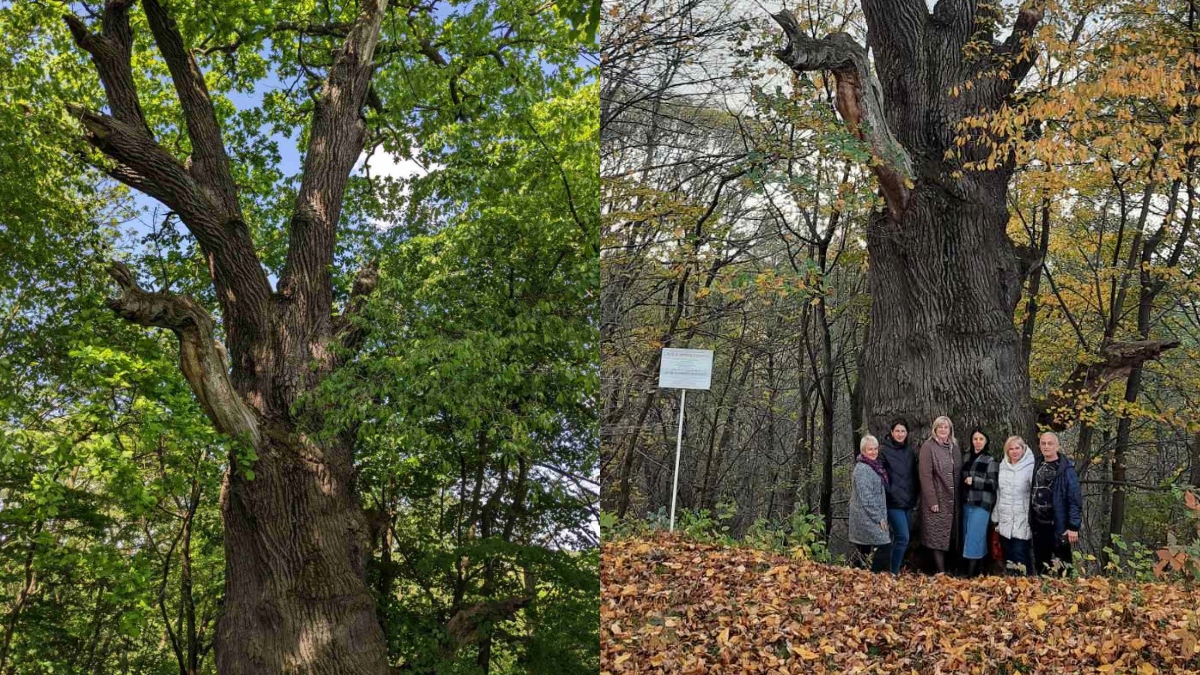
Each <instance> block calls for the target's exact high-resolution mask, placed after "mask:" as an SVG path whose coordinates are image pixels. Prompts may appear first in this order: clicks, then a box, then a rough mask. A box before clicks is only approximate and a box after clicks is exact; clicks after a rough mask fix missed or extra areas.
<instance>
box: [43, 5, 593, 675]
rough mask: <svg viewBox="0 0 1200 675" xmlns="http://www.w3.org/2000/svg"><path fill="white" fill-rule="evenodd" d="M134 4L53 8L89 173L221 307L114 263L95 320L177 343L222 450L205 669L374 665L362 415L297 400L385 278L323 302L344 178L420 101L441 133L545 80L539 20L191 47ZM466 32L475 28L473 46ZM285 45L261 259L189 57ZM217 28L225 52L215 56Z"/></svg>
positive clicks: (317, 31) (524, 15)
mask: <svg viewBox="0 0 1200 675" xmlns="http://www.w3.org/2000/svg"><path fill="white" fill-rule="evenodd" d="M137 4H138V3H136V2H135V0H108V1H107V2H105V3H104V5H103V7H102V8H101V9H98V10H94V9H93V8H91V7H87V6H85V9H86V10H87V12H88V13H90V14H91V17H90V18H85V17H82V16H80V15H76V14H67V15H66V16H65V21H66V24H67V26H68V28H69V29H70V33H71V36H72V37H73V39H74V43H75V45H76V46H77V47H78V48H79V49H80V50H82V51H83V52H85V53H86V54H87V55H88V56H89V57H90V60H91V62H92V64H93V66H94V69H95V72H96V74H97V75H98V76H99V81H100V83H101V85H102V86H103V89H104V93H105V103H106V105H105V106H104V107H98V106H86V105H70V106H69V110H70V113H71V115H72V116H73V117H74V118H75V119H77V120H78V122H79V124H80V126H81V128H82V130H83V134H84V136H85V137H86V141H87V142H88V143H89V144H90V146H91V147H92V148H93V149H94V150H95V151H98V152H93V153H91V154H89V155H88V160H89V162H91V163H92V164H93V165H94V166H95V167H96V168H98V169H100V170H101V171H103V172H105V173H107V174H108V175H109V176H110V177H112V178H113V179H115V180H116V181H119V182H120V183H123V184H125V185H127V186H129V187H130V188H133V189H134V190H137V191H139V192H141V193H143V194H145V195H148V196H150V197H153V198H154V199H157V200H158V201H160V202H162V203H163V204H165V205H166V206H167V207H168V208H169V209H170V212H171V213H172V214H173V217H175V218H177V219H178V220H179V221H180V222H182V223H183V225H185V226H186V228H187V230H188V232H189V233H190V234H191V236H192V237H193V238H194V241H195V244H196V246H197V249H198V251H199V253H200V255H201V256H202V258H203V260H204V264H205V267H206V272H207V275H208V277H209V278H210V279H211V284H212V288H211V291H212V293H213V298H215V305H216V308H217V310H218V312H219V313H218V314H216V315H214V314H212V313H210V312H209V311H208V310H206V308H205V305H204V304H203V303H202V302H200V301H199V300H198V299H194V298H192V297H189V296H187V295H183V294H173V293H169V292H161V291H160V292H156V291H152V290H148V289H146V288H143V287H142V286H141V285H140V283H139V281H138V279H139V275H138V272H137V271H136V270H134V269H131V268H129V267H128V266H126V265H125V264H122V263H119V262H114V263H113V264H112V265H111V267H110V268H109V270H108V272H109V275H110V276H111V277H112V279H113V280H114V281H115V282H116V284H117V287H118V289H119V293H118V294H117V295H116V296H115V297H113V298H111V299H110V300H109V303H108V304H109V306H110V308H111V309H112V310H113V311H115V312H116V313H117V314H118V315H119V316H121V317H123V318H124V319H126V320H128V321H130V322H132V323H135V324H139V325H142V326H148V327H157V328H162V329H167V330H169V331H171V332H172V333H174V335H175V336H176V337H177V339H178V344H179V354H180V358H179V361H180V368H181V370H182V373H183V375H184V376H185V378H186V380H187V382H188V384H189V385H190V388H191V390H192V392H193V393H194V395H195V396H196V399H197V400H198V401H199V403H200V404H201V407H202V408H203V410H204V411H205V413H206V414H207V416H208V417H209V418H210V419H211V421H212V423H213V425H214V426H215V428H216V429H217V430H218V431H219V432H221V433H223V434H226V435H227V436H228V437H230V438H231V439H232V441H233V443H234V444H235V447H236V449H235V450H234V452H233V453H232V455H231V456H230V457H229V462H228V465H229V467H230V470H229V471H228V472H227V474H226V476H225V480H224V483H223V485H222V490H221V498H220V508H221V513H222V518H223V522H224V539H225V550H226V555H225V560H226V570H225V594H224V604H223V609H222V614H221V618H220V621H219V623H218V628H217V634H216V636H215V648H214V653H215V655H216V660H217V669H218V671H219V672H220V673H222V675H230V674H237V673H255V674H258V673H284V672H287V673H338V674H343V673H376V674H378V673H385V672H388V669H389V666H388V649H387V645H386V643H385V637H384V632H383V630H382V629H381V625H380V620H379V616H378V612H377V609H376V602H375V599H374V597H373V596H372V592H371V588H370V586H369V584H368V563H369V558H370V555H371V551H372V546H373V542H372V539H373V534H374V535H377V534H378V532H372V522H371V521H370V519H369V518H368V516H367V515H366V513H365V512H364V508H363V505H362V504H361V503H360V498H359V493H358V490H357V489H356V478H357V477H358V473H357V472H358V469H357V468H356V443H357V442H358V437H357V425H356V424H355V423H353V422H352V423H346V424H343V423H339V424H337V425H326V424H325V423H324V422H325V420H324V417H325V416H326V415H325V410H324V409H323V407H322V406H321V405H319V404H318V403H316V399H317V398H319V397H317V396H313V394H315V393H316V392H317V390H318V388H319V387H321V385H322V384H323V383H325V382H328V381H330V379H331V376H333V375H334V374H336V373H337V372H338V371H339V370H340V369H342V368H343V367H344V366H346V365H347V364H348V363H350V362H351V361H352V360H353V358H354V355H355V354H356V352H357V351H358V350H359V349H361V348H362V347H363V346H364V342H365V341H366V340H367V337H368V335H367V331H366V328H365V325H366V322H364V321H362V320H360V318H359V317H358V316H356V315H357V314H358V313H360V312H362V311H363V308H364V307H365V306H366V303H367V298H368V296H370V295H371V294H372V292H373V290H374V289H375V287H376V286H377V284H378V283H379V270H378V265H377V264H375V263H369V264H366V265H364V266H363V267H362V268H361V269H360V270H359V271H358V272H357V274H354V275H353V280H352V282H351V283H349V284H347V286H348V289H347V290H348V293H345V292H341V293H340V292H339V290H338V283H337V277H336V276H335V272H336V271H337V267H338V266H339V264H341V263H342V260H341V259H340V258H339V257H338V256H339V253H338V247H339V232H340V226H341V224H342V223H341V221H343V220H344V214H343V208H344V203H345V201H346V199H347V197H348V192H347V190H348V185H349V183H350V178H351V172H352V170H353V169H354V167H355V165H356V163H357V162H358V161H359V159H360V157H361V156H362V154H363V152H364V149H365V148H366V145H367V141H368V138H369V137H371V134H372V132H375V136H374V138H376V139H378V138H379V137H380V136H388V135H389V134H390V135H391V136H392V137H393V140H392V141H390V142H389V143H388V145H389V147H390V149H391V150H392V151H394V152H401V153H404V152H406V151H407V149H406V148H404V147H403V145H404V141H403V140H399V141H397V140H395V139H394V137H396V136H399V137H400V138H401V139H403V134H404V131H405V130H406V127H405V124H415V123H414V122H412V121H411V118H409V119H408V120H406V119H405V116H406V115H413V114H415V113H414V112H413V111H414V110H423V111H433V112H432V113H428V114H432V115H437V116H439V119H441V120H442V121H444V122H446V123H448V124H454V123H455V122H465V121H466V120H468V119H470V118H471V117H472V116H473V115H474V114H477V113H478V111H479V109H480V107H481V101H482V100H483V99H484V98H485V97H486V96H487V94H486V93H481V90H483V89H486V88H487V86H490V87H492V89H491V90H489V91H493V92H500V93H496V94H494V96H493V102H494V101H495V100H500V101H503V100H505V98H504V97H506V96H507V97H510V98H511V99H512V100H520V97H521V90H522V87H523V86H524V85H525V83H526V81H525V79H524V78H528V77H536V76H537V75H538V73H539V72H540V71H539V69H538V68H539V67H538V66H537V65H536V64H534V65H533V66H532V67H531V68H527V69H518V68H513V67H512V66H511V64H512V62H513V61H514V60H517V59H523V60H529V61H534V60H535V59H534V57H532V56H531V54H534V53H536V47H537V45H538V42H539V39H540V38H543V37H545V35H544V33H541V32H539V31H538V30H537V29H536V28H535V29H534V30H531V31H529V34H523V32H522V31H523V29H522V26H523V22H527V21H528V22H531V23H534V24H536V21H533V20H531V19H530V17H532V16H535V15H536V14H537V12H536V11H530V8H528V7H524V6H522V7H517V6H515V5H514V6H513V7H512V8H508V9H505V8H500V9H498V10H497V11H496V16H495V17H492V16H491V15H488V14H487V13H486V12H482V11H476V12H474V13H475V14H477V15H479V16H478V17H477V18H478V19H479V21H477V22H472V21H465V20H464V21H459V22H458V23H457V24H456V27H457V28H458V30H460V31H463V33H464V34H458V35H448V36H439V35H436V34H433V33H432V32H431V31H430V30H429V25H430V23H431V18H430V17H432V16H433V7H434V5H432V4H427V3H408V4H404V3H401V4H400V5H399V6H394V7H390V8H389V3H388V0H364V1H363V2H359V3H356V4H355V5H353V6H351V7H349V8H340V7H339V8H338V9H337V10H336V11H334V10H332V9H330V8H329V6H328V5H326V7H325V14H326V16H325V17H324V19H325V22H324V23H315V22H303V21H290V20H289V21H271V20H270V19H269V17H268V18H267V19H263V18H262V17H259V18H258V20H257V21H256V22H247V26H246V27H245V28H243V29H242V30H239V31H234V32H233V33H232V35H228V36H226V35H222V36H217V39H216V40H215V42H217V44H210V41H214V40H213V38H214V36H212V35H209V36H207V38H206V39H204V40H203V41H202V42H200V44H197V39H196V38H195V36H194V35H192V36H191V37H189V35H190V34H189V32H188V30H186V27H181V23H182V22H183V20H182V18H181V15H182V14H184V13H186V14H187V16H188V17H189V18H190V19H193V20H194V19H195V16H196V14H198V13H199V11H200V10H199V9H198V8H193V7H190V6H188V5H186V3H171V5H170V6H168V5H167V4H166V3H164V2H160V1H159V0H143V2H141V3H140V6H141V10H142V13H140V14H139V13H136V10H137V7H136V5H137ZM568 4H570V5H571V7H568V8H567V11H566V12H565V13H566V14H567V15H568V16H571V15H572V14H571V12H575V13H576V14H578V11H577V8H575V5H576V4H579V3H568ZM581 6H584V7H587V5H581ZM181 7H182V9H181ZM479 8H481V9H487V8H488V5H486V4H484V5H480V6H479ZM572 8H575V9H572ZM542 10H543V11H544V10H545V8H542ZM268 14H269V12H268ZM593 14H594V12H593ZM243 18H244V17H243ZM578 18H579V17H576V19H578ZM385 21H386V22H387V25H388V28H387V29H384V28H383V26H384V23H385ZM218 23H220V22H219V21H218ZM447 25H448V24H447ZM484 26H486V27H484ZM463 27H465V28H463ZM472 30H479V33H478V34H477V35H474V36H472V35H470V34H469V33H470V31H472ZM446 32H447V33H450V32H451V31H449V30H447V31H446ZM147 33H148V35H147ZM297 35H299V36H302V37H301V39H300V40H298V42H297V45H298V48H297V53H296V55H295V61H296V63H295V64H294V69H295V70H296V71H297V73H298V77H297V80H307V82H308V85H309V86H308V92H307V93H308V96H307V97H305V96H304V95H303V92H302V93H301V95H300V96H298V97H296V98H295V99H294V100H293V101H291V108H290V112H291V113H292V114H295V115H298V116H300V117H301V118H302V123H301V127H302V134H303V136H302V137H304V138H305V139H306V146H307V147H306V151H305V154H304V158H303V170H302V172H301V174H300V176H299V179H298V186H297V190H296V193H295V201H294V204H293V205H292V207H291V210H290V215H289V216H288V218H287V223H286V226H285V227H284V228H283V235H284V236H283V240H284V241H285V249H286V250H285V252H284V253H282V255H281V260H280V261H279V264H278V265H274V266H272V265H269V264H266V263H267V262H268V261H266V260H264V259H263V257H262V256H261V248H260V247H259V246H256V240H255V232H254V227H253V226H252V218H250V217H248V216H247V213H246V209H247V203H248V198H247V196H246V195H245V194H244V192H245V189H244V186H243V185H241V184H240V183H239V181H238V180H237V179H236V178H235V177H236V176H237V175H238V171H237V170H236V167H235V166H234V165H233V163H232V162H231V152H230V151H229V149H228V148H227V142H228V136H227V135H226V132H227V131H228V130H227V129H224V128H223V126H224V125H223V124H222V120H223V119H227V117H228V112H227V111H224V112H223V111H221V109H220V106H221V104H222V103H223V100H222V99H220V97H218V96H214V95H213V94H211V93H210V88H209V86H210V84H211V81H209V82H206V76H205V73H204V72H203V71H202V70H201V67H200V61H198V57H204V56H210V55H217V56H220V55H225V56H228V57H229V58H237V57H239V56H240V58H243V59H246V60H250V61H252V60H253V59H254V58H255V56H256V52H255V50H256V49H265V48H264V47H263V46H262V45H263V44H264V40H266V39H271V40H276V41H283V40H286V39H289V38H288V36H291V37H295V36H297ZM225 37H229V38H231V41H230V42H228V43H227V44H221V43H220V40H221V39H223V38H225ZM382 37H386V39H382ZM151 40H152V45H151V44H150V42H151ZM306 43H307V44H306ZM151 49H153V51H154V52H156V53H157V57H161V60H162V64H165V70H166V71H167V72H168V73H169V77H167V78H165V79H166V81H167V82H169V84H170V85H171V86H172V87H173V89H174V92H175V96H176V98H177V103H178V113H179V115H180V117H181V120H182V123H181V127H182V129H181V130H180V131H179V133H177V134H173V139H172V140H173V142H170V141H168V140H167V139H166V138H164V137H163V134H162V131H161V129H162V127H161V125H160V124H157V123H156V121H155V120H154V119H152V116H151V115H150V114H148V112H147V110H149V108H148V107H147V106H146V103H147V98H148V96H149V94H148V92H147V91H145V90H144V89H143V90H139V89H140V87H139V82H142V83H145V82H146V79H145V72H144V71H145V69H146V65H145V64H146V60H145V59H146V58H147V57H149V58H150V59H154V58H156V57H155V56H154V55H153V54H152V53H151V51H150V50H151ZM306 50H307V53H306ZM560 51H561V50H560ZM515 52H519V54H514V53H515ZM558 56H559V57H561V56H562V55H561V54H559V55H558ZM405 59H409V60H420V61H423V62H425V64H426V65H427V66H428V67H429V70H428V71H426V72H413V70H412V69H404V68H403V64H404V60H405ZM565 60H566V59H563V58H559V61H565ZM476 62H487V63H494V64H496V65H497V67H498V69H499V71H500V72H502V73H503V74H504V75H505V76H507V77H500V78H493V80H492V81H490V82H489V83H488V85H486V86H485V85H484V84H481V83H480V82H472V81H471V77H470V76H468V74H467V73H468V72H469V70H470V69H471V68H472V67H473V64H475V63H476ZM391 63H399V64H401V67H400V68H398V69H396V70H398V71H403V72H394V73H392V74H391V75H389V77H387V78H385V79H384V81H383V82H381V81H380V76H379V73H380V71H382V70H385V69H386V68H387V66H388V65H389V64H391ZM560 65H561V63H560ZM406 78H407V79H406ZM431 80H432V81H437V82H440V83H444V86H443V87H442V88H441V89H442V90H443V91H445V96H444V98H439V100H435V101H413V100H412V99H414V98H418V97H416V96H413V95H412V94H411V92H406V91H404V90H403V89H402V88H401V83H404V84H407V85H408V86H410V87H412V88H419V87H421V86H423V85H428V83H429V81H431ZM153 93H155V94H156V93H157V92H156V91H155V92H153ZM306 99H307V100H306ZM224 103H227V101H224ZM156 104H157V103H156ZM389 106H393V107H392V109H391V110H390V111H389V114H390V116H391V119H392V120H396V119H399V120H402V121H401V122H399V123H393V124H390V125H389V124H386V123H384V124H378V123H375V124H376V126H382V127H387V128H384V129H379V128H373V123H372V122H371V121H370V118H371V115H372V112H374V113H382V112H384V111H385V110H388V109H389ZM531 128H532V125H531ZM408 129H409V130H411V127H408ZM533 133H534V134H535V135H537V134H538V132H537V131H536V129H535V130H534V132H533ZM410 142H411V141H410ZM443 142H445V141H443ZM379 143H380V141H378V140H376V142H375V143H374V145H378V144H379ZM543 146H545V141H543ZM181 148H182V150H181ZM547 151H548V152H549V150H547ZM560 172H561V169H560ZM564 180H565V178H564ZM417 196H418V197H419V196H420V195H417ZM564 208H566V206H564ZM581 224H582V223H581ZM560 258H561V256H560ZM272 267H273V269H274V271H275V273H276V274H277V281H275V282H274V283H272V279H271V278H270V277H269V275H268V269H269V268H272ZM335 426H336V429H335V431H334V432H333V433H330V432H329V429H330V428H332V427H335ZM526 602H527V601H526ZM520 606H522V605H521V603H517V604H515V605H514V606H513V607H511V608H508V609H507V610H506V611H507V614H508V615H511V613H512V612H513V611H515V609H517V608H519V607H520ZM486 609H488V608H487V607H482V606H481V607H475V608H464V609H463V611H461V612H459V613H458V614H457V615H455V616H454V617H453V618H452V620H451V621H450V624H449V628H450V633H451V637H452V638H455V639H459V638H461V639H462V640H463V641H468V640H469V639H471V638H472V633H473V631H474V629H475V628H476V624H478V623H479V620H480V617H484V618H487V620H489V621H495V620H498V618H502V617H497V616H493V615H494V614H496V612H492V613H491V614H488V613H487V612H484V611H483V610H486ZM477 615H478V616H477ZM456 631H457V633H456ZM460 634H461V635H460ZM483 665H484V667H485V668H486V665H487V664H486V659H485V660H484V664H483Z"/></svg>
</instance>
